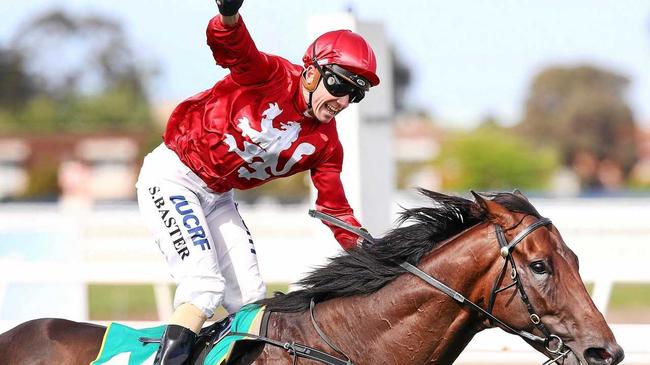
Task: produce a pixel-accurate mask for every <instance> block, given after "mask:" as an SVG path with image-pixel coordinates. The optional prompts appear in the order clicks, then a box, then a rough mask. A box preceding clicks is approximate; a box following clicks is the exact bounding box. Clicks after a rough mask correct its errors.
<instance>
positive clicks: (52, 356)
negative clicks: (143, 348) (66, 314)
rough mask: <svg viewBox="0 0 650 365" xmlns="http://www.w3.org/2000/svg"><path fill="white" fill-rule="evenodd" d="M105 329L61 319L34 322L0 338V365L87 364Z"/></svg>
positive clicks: (97, 349) (93, 356) (96, 351)
mask: <svg viewBox="0 0 650 365" xmlns="http://www.w3.org/2000/svg"><path fill="white" fill-rule="evenodd" d="M105 331H106V327H102V326H97V325H93V324H89V323H79V322H72V321H67V320H64V319H50V318H48V319H36V320H33V321H29V322H25V323H23V324H21V325H19V326H17V327H15V328H13V329H11V330H9V331H7V332H5V333H3V334H2V335H0V364H12V365H28V364H29V365H37V364H59V365H79V364H84V365H85V364H89V363H90V362H91V361H93V360H94V359H95V357H96V356H97V353H98V352H99V348H100V347H101V343H102V338H103V337H104V332H105Z"/></svg>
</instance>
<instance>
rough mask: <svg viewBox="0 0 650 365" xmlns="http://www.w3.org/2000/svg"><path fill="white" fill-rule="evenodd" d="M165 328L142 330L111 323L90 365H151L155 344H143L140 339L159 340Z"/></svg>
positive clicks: (156, 348) (156, 345) (156, 347)
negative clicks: (150, 338)
mask: <svg viewBox="0 0 650 365" xmlns="http://www.w3.org/2000/svg"><path fill="white" fill-rule="evenodd" d="M166 327H167V326H164V325H163V326H158V327H152V328H144V329H133V328H131V327H128V326H125V325H122V324H119V323H115V322H113V323H111V324H110V325H109V326H108V328H107V329H106V333H105V334H104V341H103V342H102V347H101V349H100V350H99V354H98V355H97V359H95V361H93V362H91V363H90V365H99V364H104V365H144V364H153V360H154V357H155V356H156V351H158V344H157V343H150V344H143V343H142V342H140V341H139V340H138V339H139V338H140V337H152V338H161V337H162V335H163V333H164V332H165V328H166Z"/></svg>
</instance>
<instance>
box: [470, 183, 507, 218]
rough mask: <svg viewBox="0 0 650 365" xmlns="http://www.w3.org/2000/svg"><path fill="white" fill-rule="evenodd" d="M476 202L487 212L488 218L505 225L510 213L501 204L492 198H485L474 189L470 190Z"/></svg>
mask: <svg viewBox="0 0 650 365" xmlns="http://www.w3.org/2000/svg"><path fill="white" fill-rule="evenodd" d="M471 192H472V195H474V199H475V200H476V203H477V204H478V205H479V206H480V207H481V209H483V211H485V212H486V213H487V216H488V218H489V219H490V220H491V221H494V222H495V223H497V224H501V225H507V223H508V221H509V218H510V216H511V213H510V211H509V210H508V209H506V208H505V207H504V206H503V205H501V204H499V203H497V202H495V201H494V200H490V199H485V198H484V197H482V196H481V195H479V194H478V193H476V192H475V191H474V190H471Z"/></svg>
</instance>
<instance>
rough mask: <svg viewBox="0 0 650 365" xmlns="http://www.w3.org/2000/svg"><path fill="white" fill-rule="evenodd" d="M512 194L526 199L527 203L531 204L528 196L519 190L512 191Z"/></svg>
mask: <svg viewBox="0 0 650 365" xmlns="http://www.w3.org/2000/svg"><path fill="white" fill-rule="evenodd" d="M512 194H514V195H515V196H518V197H520V198H522V199H524V200H525V201H527V202H529V203H530V201H529V200H528V198H527V197H526V195H524V193H522V192H521V190H519V189H515V190H513V191H512Z"/></svg>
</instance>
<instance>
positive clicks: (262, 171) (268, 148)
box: [224, 103, 316, 180]
mask: <svg viewBox="0 0 650 365" xmlns="http://www.w3.org/2000/svg"><path fill="white" fill-rule="evenodd" d="M281 113H282V110H281V109H280V107H278V104H277V103H272V104H269V108H268V109H266V110H265V111H264V112H262V117H263V118H262V123H260V124H261V126H262V130H261V131H257V130H255V129H253V128H252V127H251V125H250V121H249V120H248V118H246V117H242V118H240V119H239V124H238V126H239V128H241V130H242V135H243V136H244V137H248V138H250V140H251V141H252V143H251V142H248V141H244V149H243V150H241V149H239V146H237V141H236V140H235V137H233V136H232V135H231V134H225V135H224V139H225V142H226V144H227V145H228V147H229V148H228V152H232V151H235V152H236V153H237V154H238V155H239V157H241V158H242V159H243V160H244V161H246V162H247V163H248V165H245V166H242V167H240V168H239V170H238V171H237V172H239V177H242V178H244V179H246V180H250V179H258V180H266V179H268V178H269V177H271V175H273V176H280V175H284V174H286V173H287V172H289V170H291V168H292V167H293V165H295V164H296V162H298V161H300V159H301V158H302V157H303V156H308V155H311V154H312V153H314V151H316V147H314V145H312V144H310V143H301V144H299V145H298V147H296V149H295V151H293V154H292V155H291V158H289V160H288V161H287V162H286V163H285V164H284V168H282V170H280V171H278V163H279V157H280V153H282V152H283V151H286V150H287V149H289V148H290V147H291V144H293V142H295V141H296V139H298V135H299V134H300V128H301V126H300V123H297V122H293V121H289V122H286V123H281V124H280V127H279V128H274V127H273V119H275V117H277V116H278V115H280V114H281ZM253 159H255V161H253ZM260 160H261V161H260ZM269 173H270V174H269Z"/></svg>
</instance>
